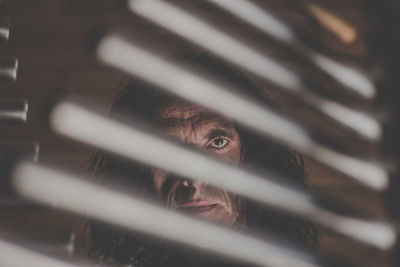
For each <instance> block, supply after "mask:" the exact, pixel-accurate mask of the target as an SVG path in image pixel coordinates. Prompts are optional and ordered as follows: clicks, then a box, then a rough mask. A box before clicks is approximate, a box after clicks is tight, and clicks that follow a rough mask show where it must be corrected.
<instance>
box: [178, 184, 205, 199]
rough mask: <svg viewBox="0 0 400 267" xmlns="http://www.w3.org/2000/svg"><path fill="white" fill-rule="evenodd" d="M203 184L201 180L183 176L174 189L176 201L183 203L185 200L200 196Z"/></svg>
mask: <svg viewBox="0 0 400 267" xmlns="http://www.w3.org/2000/svg"><path fill="white" fill-rule="evenodd" d="M203 186H204V183H203V182H200V181H194V180H189V179H186V178H183V179H182V182H181V184H180V186H178V188H177V191H176V198H177V201H178V202H181V203H184V202H187V201H191V200H195V199H196V198H198V197H199V196H200V192H201V188H202V187H203Z"/></svg>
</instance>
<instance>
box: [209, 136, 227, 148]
mask: <svg viewBox="0 0 400 267" xmlns="http://www.w3.org/2000/svg"><path fill="white" fill-rule="evenodd" d="M228 142H229V141H228V140H227V139H225V138H222V137H218V138H215V139H214V140H212V141H211V144H210V146H211V147H213V148H217V149H220V148H224V147H225V146H226V145H227V144H228Z"/></svg>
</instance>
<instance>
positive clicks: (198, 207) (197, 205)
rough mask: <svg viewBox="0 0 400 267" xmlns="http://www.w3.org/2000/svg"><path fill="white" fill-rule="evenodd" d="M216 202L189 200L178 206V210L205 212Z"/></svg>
mask: <svg viewBox="0 0 400 267" xmlns="http://www.w3.org/2000/svg"><path fill="white" fill-rule="evenodd" d="M216 205H217V204H215V203H212V202H208V201H197V202H189V203H186V204H184V205H182V206H180V207H179V209H180V210H183V211H187V212H197V213H201V212H207V211H210V210H212V209H213V208H214V207H215V206H216Z"/></svg>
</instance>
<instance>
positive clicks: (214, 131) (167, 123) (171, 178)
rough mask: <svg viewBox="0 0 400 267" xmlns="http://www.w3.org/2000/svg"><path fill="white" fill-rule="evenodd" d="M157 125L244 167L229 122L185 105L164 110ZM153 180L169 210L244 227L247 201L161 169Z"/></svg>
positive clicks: (238, 141)
mask: <svg viewBox="0 0 400 267" xmlns="http://www.w3.org/2000/svg"><path fill="white" fill-rule="evenodd" d="M156 122H157V124H158V125H159V126H160V128H161V129H162V130H163V131H164V132H165V133H166V134H167V135H169V136H171V137H173V138H175V139H177V140H179V141H180V142H183V143H184V144H186V145H188V146H190V147H192V148H194V149H198V150H202V151H204V152H205V153H208V154H210V155H211V156H214V157H216V158H217V159H220V160H223V161H225V162H227V163H229V164H232V165H235V166H238V165H240V164H241V163H242V143H241V141H240V137H239V133H238V132H237V131H236V128H235V125H234V123H233V121H231V120H229V119H225V118H223V117H221V116H218V115H216V114H214V113H211V112H209V111H207V110H205V109H203V108H200V107H197V106H195V105H189V104H185V103H184V102H182V103H174V104H172V105H168V106H164V107H161V108H160V109H159V110H158V115H157V118H156ZM171 156H173V155H171ZM152 179H153V184H154V188H155V191H156V193H157V194H158V196H159V197H160V198H161V199H162V200H163V201H164V202H165V203H166V204H167V206H168V207H171V208H173V209H176V210H179V211H182V212H186V213H192V214H196V215H199V216H201V217H203V218H206V219H209V220H211V221H216V222H219V223H221V224H224V225H227V226H231V227H235V228H244V227H245V225H246V217H245V205H244V201H243V199H241V198H239V197H237V196H236V195H234V194H231V193H229V192H227V191H225V190H223V189H219V188H215V187H212V186H210V185H208V184H205V183H202V182H199V181H196V180H191V179H188V178H185V177H177V176H175V175H173V174H170V173H167V172H164V171H162V170H158V169H152Z"/></svg>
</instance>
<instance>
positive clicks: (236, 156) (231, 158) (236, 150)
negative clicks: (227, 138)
mask: <svg viewBox="0 0 400 267" xmlns="http://www.w3.org/2000/svg"><path fill="white" fill-rule="evenodd" d="M221 156H222V158H224V159H226V161H227V162H228V163H231V164H233V165H239V164H240V163H241V158H242V157H241V145H240V142H238V141H237V142H232V143H231V145H230V147H229V149H228V150H227V151H225V152H224V153H223V154H222V155H221Z"/></svg>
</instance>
